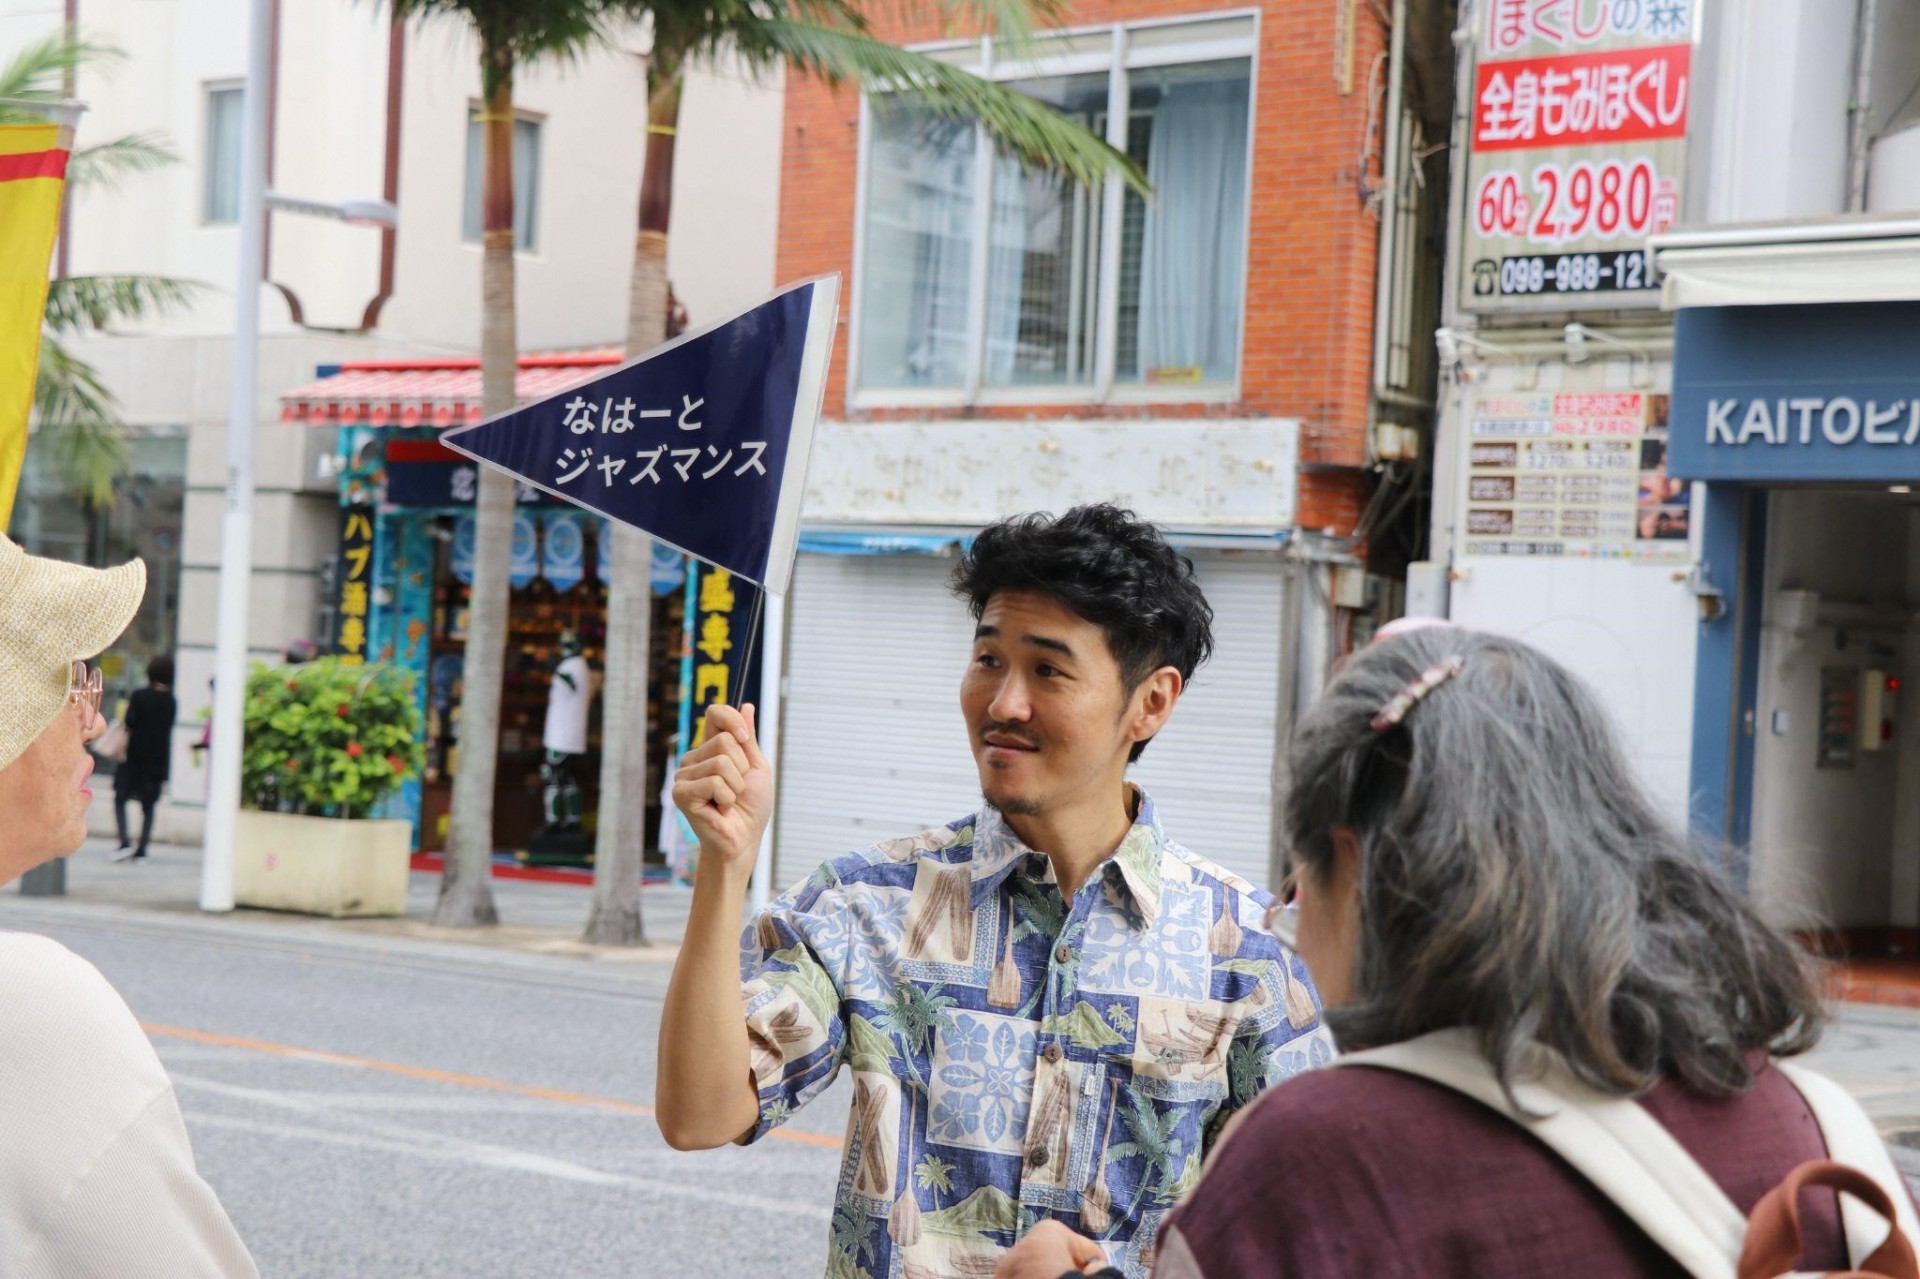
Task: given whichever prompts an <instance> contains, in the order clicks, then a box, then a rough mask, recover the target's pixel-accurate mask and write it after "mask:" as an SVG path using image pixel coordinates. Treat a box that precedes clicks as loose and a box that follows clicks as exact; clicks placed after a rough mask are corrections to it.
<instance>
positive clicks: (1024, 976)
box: [741, 794, 1333, 1279]
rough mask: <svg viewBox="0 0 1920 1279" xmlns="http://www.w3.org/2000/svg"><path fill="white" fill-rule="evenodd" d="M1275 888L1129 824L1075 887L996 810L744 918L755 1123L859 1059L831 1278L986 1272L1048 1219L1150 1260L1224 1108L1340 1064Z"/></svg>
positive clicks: (1140, 1273) (942, 1278)
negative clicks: (1281, 930) (1272, 929)
mask: <svg viewBox="0 0 1920 1279" xmlns="http://www.w3.org/2000/svg"><path fill="white" fill-rule="evenodd" d="M1271 901H1272V898H1271V896H1270V895H1269V894H1267V893H1265V892H1263V891H1261V890H1260V889H1257V888H1255V887H1254V886H1253V885H1251V884H1249V883H1247V882H1246V881H1245V880H1243V879H1241V878H1240V877H1239V876H1237V875H1234V874H1232V873H1230V872H1228V871H1226V870H1223V869H1222V868H1220V867H1218V866H1215V865H1214V864H1213V863H1211V862H1208V861H1205V860H1203V859H1201V858H1199V857H1196V856H1195V855H1194V854H1192V853H1190V852H1188V851H1187V850H1186V849H1184V848H1182V847H1180V846H1179V845H1178V844H1175V843H1173V842H1172V841H1171V840H1169V839H1168V838H1167V837H1166V834H1165V832H1164V831H1162V830H1161V828H1160V823H1159V821H1158V820H1157V819H1156V818H1155V817H1154V812H1153V803H1152V801H1151V800H1149V799H1148V798H1147V797H1146V796H1145V795H1144V794H1142V795H1141V797H1140V805H1139V814H1138V817H1137V818H1136V819H1135V821H1134V825H1133V829H1132V830H1131V831H1130V832H1129V833H1128V834H1127V836H1126V838H1125V839H1124V840H1123V841H1121V844H1120V847H1119V848H1118V849H1117V850H1116V851H1115V852H1114V855H1113V856H1112V857H1111V858H1110V859H1108V860H1107V861H1106V862H1105V863H1103V864H1102V865H1101V866H1100V867H1099V868H1098V869H1097V870H1096V871H1095V872H1094V873H1093V874H1092V875H1091V876H1089V877H1088V880H1087V882H1086V884H1084V885H1083V886H1082V887H1081V888H1080V890H1079V892H1077V893H1076V894H1075V895H1074V897H1073V900H1072V901H1070V902H1069V901H1067V900H1065V899H1064V898H1063V897H1062V896H1061V893H1060V889H1059V887H1058V885H1057V883H1056V882H1055V879H1054V876H1053V868H1052V864H1051V863H1050V862H1049V861H1048V860H1047V858H1046V857H1044V856H1043V855H1041V854H1039V853H1036V852H1033V851H1032V850H1031V849H1029V848H1027V847H1026V846H1025V845H1024V844H1022V843H1021V842H1020V839H1019V837H1018V836H1016V835H1015V834H1014V833H1013V832H1012V831H1011V830H1010V829H1009V828H1008V827H1007V825H1006V822H1005V821H1004V820H1003V819H1002V818H1001V816H1000V814H999V813H998V812H997V811H995V810H994V809H993V808H992V807H990V806H989V807H986V808H983V809H982V810H981V811H980V812H979V813H978V814H977V815H975V816H972V817H966V818H962V819H961V820H959V821H956V822H954V823H952V824H950V825H947V826H940V827H935V828H934V829H932V830H929V831H925V832H923V833H921V834H919V835H913V836H909V837H907V838H905V839H896V840H891V841H888V842H886V843H882V844H879V845H876V846H875V847H872V848H869V849H866V850H865V851H863V852H858V853H852V854H849V855H848V856H845V857H841V858H839V859H837V860H835V861H831V862H828V863H827V864H826V865H824V866H822V867H820V868H819V869H818V870H816V871H815V872H814V873H813V874H812V875H811V876H809V877H808V878H807V880H806V881H805V882H804V883H802V884H800V885H799V886H797V887H796V888H794V889H793V890H792V891H790V892H788V893H787V894H786V895H785V896H783V897H781V898H780V899H779V900H778V901H776V902H774V903H773V904H772V905H771V906H769V907H768V908H767V910H766V911H765V912H764V913H762V914H761V915H759V916H758V917H757V918H756V919H755V920H754V921H753V922H752V923H751V924H749V925H748V927H747V930H746V935H745V937H744V938H743V942H742V944H743V950H744V954H743V957H742V961H741V970H742V980H743V982H744V986H745V992H744V993H745V998H746V1013H747V1026H748V1031H749V1034H750V1036H751V1039H752V1044H753V1074H754V1079H755V1082H756V1084H757V1086H758V1088H759V1093H760V1121H759V1123H758V1125H757V1126H756V1127H755V1129H754V1130H753V1132H752V1133H751V1134H750V1136H749V1138H748V1140H750V1141H751V1140H757V1139H758V1138H760V1137H762V1136H764V1135H765V1134H766V1133H767V1132H768V1131H770V1130H771V1129H773V1128H775V1127H777V1126H779V1125H780V1124H781V1123H783V1122H784V1121H785V1120H786V1119H787V1117H788V1116H789V1115H791V1114H792V1113H793V1112H794V1111H795V1110H797V1109H799V1108H800V1107H801V1106H802V1105H804V1104H806V1102H807V1101H808V1100H809V1099H810V1098H812V1097H813V1096H815V1095H816V1094H818V1093H819V1092H820V1091H821V1090H823V1089H824V1088H826V1086H827V1085H828V1083H829V1082H831V1081H832V1080H833V1078H834V1076H836V1075H837V1074H838V1073H839V1071H840V1068H841V1067H842V1066H848V1067H851V1068H852V1070H853V1113H852V1115H851V1117H850V1119H849V1121H848V1131H847V1143H846V1158H845V1160H844V1162H843V1164H842V1166H841V1173H840V1184H839V1194H838V1197H837V1201H836V1205H835V1209H834V1214H833V1226H832V1238H831V1244H830V1249H829V1252H828V1258H827V1275H828V1279H991V1276H992V1274H993V1269H994V1264H995V1262H996V1261H997V1260H998V1258H999V1256H1000V1254H1001V1252H1002V1251H1003V1250H1004V1249H1006V1248H1008V1247H1010V1246H1012V1244H1013V1242H1014V1241H1015V1240H1016V1239H1017V1238H1018V1237H1019V1236H1020V1235H1022V1234H1024V1233H1025V1232H1026V1231H1027V1230H1028V1229H1030V1228H1031V1227H1032V1226H1033V1225H1034V1224H1035V1223H1036V1222H1038V1221H1040V1220H1043V1219H1045V1218H1048V1217H1053V1218H1057V1219H1058V1220H1060V1221H1062V1222H1063V1223H1064V1224H1066V1225H1068V1226H1071V1227H1073V1228H1074V1229H1076V1230H1079V1231H1081V1232H1083V1233H1085V1234H1088V1235H1092V1236H1093V1237H1094V1238H1096V1239H1099V1240H1100V1241H1101V1242H1102V1243H1103V1244H1104V1245H1105V1246H1106V1248H1107V1251H1108V1254H1109V1256H1110V1257H1111V1258H1112V1260H1113V1262H1114V1264H1116V1265H1118V1266H1120V1267H1121V1268H1122V1269H1123V1270H1125V1272H1126V1273H1127V1275H1128V1276H1130V1277H1144V1276H1145V1275H1146V1274H1147V1271H1148V1269H1149V1267H1150V1266H1151V1264H1152V1258H1153V1239H1154V1234H1155V1231H1156V1230H1157V1229H1158V1226H1159V1223H1160V1219H1161V1218H1162V1216H1164V1215H1165V1213H1166V1212H1167V1211H1168V1210H1169V1209H1170V1208H1171V1207H1172V1206H1173V1204H1174V1203H1175V1201H1177V1200H1178V1199H1179V1198H1180V1196H1181V1195H1182V1194H1183V1193H1185V1191H1186V1190H1187V1189H1188V1188H1190V1187H1191V1186H1192V1185H1193V1184H1194V1182H1195V1180H1196V1179H1197V1178H1198V1177H1199V1175H1200V1165H1201V1161H1202V1159H1203V1158H1204V1157H1205V1154H1206V1152H1207V1150H1208V1148H1209V1146H1210V1145H1211V1144H1212V1141H1213V1139H1214V1137H1215V1136H1216V1135H1217V1134H1218V1132H1219V1130H1220V1128H1221V1126H1222V1124H1223V1123H1224V1122H1225V1120H1226V1118H1227V1117H1228V1115H1230V1114H1231V1113H1232V1112H1233V1111H1235V1110H1237V1109H1239V1108H1240V1107H1242V1106H1244V1105H1246V1104H1247V1103H1248V1102H1249V1101H1251V1100H1252V1099H1253V1098H1254V1096H1255V1095H1256V1094H1257V1093H1258V1092H1259V1091H1260V1090H1261V1089H1263V1088H1265V1087H1266V1086H1268V1085H1269V1084H1272V1083H1274V1082H1276V1081H1278V1080H1280V1079H1284V1078H1286V1077H1287V1076H1289V1075H1293V1074H1296V1073H1298V1072H1300V1071H1303V1070H1307V1069H1309V1068H1311V1067H1314V1066H1319V1065H1321V1064H1323V1063H1325V1062H1327V1061H1329V1060H1331V1059H1332V1057H1333V1045H1332V1040H1331V1038H1330V1036H1329V1035H1328V1033H1327V1031H1326V1030H1325V1029H1324V1028H1323V1026H1322V1025H1321V1022H1320V1018H1319V1009H1318V999H1317V997H1316V996H1315V994H1314V992H1313V990H1312V988H1311V986H1310V985H1309V984H1308V980H1307V972H1306V967H1305V965H1303V964H1302V963H1301V962H1300V960H1299V959H1298V958H1297V957H1296V956H1295V955H1293V954H1292V953H1291V952H1290V951H1287V950H1285V949H1284V948H1283V947H1282V946H1281V945H1280V943H1279V942H1277V941H1275V940H1274V939H1273V938H1272V937H1271V936H1270V935H1269V934H1268V933H1267V932H1266V931H1265V929H1264V928H1263V927H1262V923H1263V919H1264V916H1265V914H1266V910H1267V906H1268V904H1269V903H1270V902H1271Z"/></svg>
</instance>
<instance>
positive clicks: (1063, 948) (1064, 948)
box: [1053, 942, 1073, 964]
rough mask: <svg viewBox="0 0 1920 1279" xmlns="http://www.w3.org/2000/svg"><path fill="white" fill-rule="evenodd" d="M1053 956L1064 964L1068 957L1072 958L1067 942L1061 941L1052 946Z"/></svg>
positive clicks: (1071, 951)
mask: <svg viewBox="0 0 1920 1279" xmlns="http://www.w3.org/2000/svg"><path fill="white" fill-rule="evenodd" d="M1053 957H1054V958H1055V959H1057V960H1059V961H1060V962H1061V963H1063V964H1064V963H1066V962H1067V961H1068V960H1069V959H1072V958H1073V950H1072V948H1071V947H1069V946H1068V945H1067V943H1065V942H1061V943H1060V944H1059V945H1058V946H1055V947H1054V948H1053Z"/></svg>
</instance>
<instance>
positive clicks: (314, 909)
mask: <svg viewBox="0 0 1920 1279" xmlns="http://www.w3.org/2000/svg"><path fill="white" fill-rule="evenodd" d="M233 834H234V838H233V845H234V847H233V900H234V902H235V904H237V905H241V906H260V907H264V908H266V909H267V910H297V911H302V912H305V913H306V914H309V915H331V916H332V917H334V918H335V919H341V918H345V917H347V916H350V915H404V914H406V913H407V868H408V863H409V861H410V859H411V854H412V852H413V823H411V822H404V821H391V820H386V819H377V820H376V819H367V820H355V821H345V820H342V819H341V818H337V817H302V816H300V815H298V814H295V813H262V812H256V811H254V810H252V809H241V810H240V812H239V813H238V814H237V820H236V823H235V826H234V833H233Z"/></svg>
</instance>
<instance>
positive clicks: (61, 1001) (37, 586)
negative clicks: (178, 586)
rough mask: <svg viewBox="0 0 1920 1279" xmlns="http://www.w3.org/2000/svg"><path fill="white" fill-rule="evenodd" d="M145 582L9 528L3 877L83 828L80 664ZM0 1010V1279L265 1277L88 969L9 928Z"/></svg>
mask: <svg viewBox="0 0 1920 1279" xmlns="http://www.w3.org/2000/svg"><path fill="white" fill-rule="evenodd" d="M145 590H146V569H145V566H144V565H142V564H141V563H140V562H139V561H137V560H136V561H134V562H133V563H131V564H126V565H123V566H121V567H120V568H116V569H110V570H102V569H92V568H84V567H81V566H79V565H76V564H65V563H61V562H59V561H57V560H47V559H40V558H37V557H35V556H30V555H28V554H26V552H24V551H22V550H21V549H20V548H19V547H18V546H17V545H15V544H14V543H13V542H12V541H10V540H8V539H6V538H4V537H0V884H4V883H7V882H10V881H12V880H13V879H15V878H17V877H19V876H20V875H21V874H23V873H25V872H26V871H28V870H31V869H32V868H33V867H35V866H37V865H39V864H40V863H42V862H45V861H50V860H51V859H53V858H55V857H65V856H67V855H68V854H70V853H72V852H73V850H74V849H76V848H78V847H79V846H80V844H81V842H82V841H83V840H84V839H85V838H86V834H87V805H88V803H89V801H91V800H92V798H93V792H92V790H91V789H90V788H89V787H88V785H87V783H88V781H89V779H90V778H91V775H92V773H93V759H92V757H91V756H89V755H88V754H87V750H86V745H87V743H88V742H91V741H93V740H94V739H96V738H98V737H99V736H100V734H101V733H102V732H103V731H105V729H106V721H105V720H103V719H102V718H101V717H100V672H99V671H98V670H96V669H93V668H90V667H88V666H87V665H86V662H85V661H84V659H85V658H88V657H91V656H92V655H93V654H95V653H97V652H99V651H100V650H101V649H103V648H105V647H106V646H107V645H108V644H110V643H112V642H113V641H114V639H116V638H117V637H118V636H119V635H120V633H121V632H122V631H123V630H125V629H126V626H127V623H128V622H130V621H131V620H132V619H133V615H134V613H135V612H136V611H137V610H138V608H139V607H140V597H141V596H142V594H144V593H145ZM0 1010H4V1013H3V1014H0V1133H4V1134H5V1135H6V1137H5V1141H4V1143H0V1274H5V1275H10V1276H14V1279H70V1277H73V1276H81V1277H86V1279H94V1277H97V1279H108V1277H110V1276H125V1275H168V1276H173V1275H180V1276H189V1275H191V1276H194V1277H195V1279H205V1277H218V1279H226V1277H230V1276H253V1275H255V1274H256V1273H257V1272H256V1271H255V1269H254V1266H253V1261H252V1259H251V1258H250V1257H249V1256H248V1255H247V1249H246V1246H245V1245H244V1244H242V1243H241V1242H240V1237H239V1236H238V1235H237V1234H236V1233H235V1232H234V1229H233V1224H232V1222H230V1221H228V1219H227V1214H226V1212H225V1210H224V1209H222V1208H221V1206H220V1201H219V1199H218V1198H216V1197H215V1195H214V1193H213V1190H212V1189H211V1188H210V1187H209V1186H208V1185H207V1183H206V1182H205V1181H203V1180H202V1179H201V1178H200V1175H199V1173H198V1172H197V1171H196V1170H195V1169H194V1164H193V1150H192V1148H191V1147H190V1146H189V1144H188V1142H187V1130H186V1125H185V1124H184V1123H183V1122H182V1120H181V1117H180V1107H179V1104H178V1103H177V1102H176V1101H175V1099H174V1095H173V1086H172V1084H171V1083H170V1082H169V1081H168V1079H167V1074H166V1071H165V1069H164V1068H163V1067H162V1066H161V1065H160V1058H159V1057H158V1056H156V1055H155V1053H154V1051H153V1045H152V1044H151V1043H149V1042H148V1040H147V1037H146V1035H145V1034H144V1033H143V1032H142V1031H141V1029H140V1023H139V1022H137V1021H136V1020H135V1019H134V1016H133V1012H132V1010H130V1009H129V1008H128V1007H127V1005H126V1003H125V1001H124V1000H122V999H121V998H120V996H119V995H118V994H117V993H116V992H115V991H114V989H113V987H111V986H109V985H108V984H107V981H106V979H105V978H104V977H102V976H101V975H100V973H99V972H98V971H97V970H96V969H95V968H94V967H93V965H91V964H89V963H87V962H86V961H85V960H83V959H81V958H80V957H79V956H77V955H75V954H73V953H72V952H71V951H69V950H67V949H66V948H65V947H64V946H61V945H60V944H59V943H57V942H54V941H51V940H49V939H47V938H45V937H35V936H31V935H29V934H25V933H5V932H0Z"/></svg>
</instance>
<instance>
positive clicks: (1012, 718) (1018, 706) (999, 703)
mask: <svg viewBox="0 0 1920 1279" xmlns="http://www.w3.org/2000/svg"><path fill="white" fill-rule="evenodd" d="M1032 709H1033V707H1032V703H1031V702H1029V701H1028V699H1027V688H1026V681H1024V680H1022V679H1021V678H1020V677H1019V676H1018V675H1015V674H1011V673H1009V674H1008V675H1007V676H1006V678H1004V679H1002V680H1001V681H1000V687H999V688H997V689H995V690H994V694H993V701H992V703H991V704H990V705H988V707H987V714H988V715H989V716H990V717H992V718H993V719H994V720H996V721H998V722H999V723H1002V724H1011V723H1018V722H1020V721H1023V720H1025V719H1026V718H1027V717H1028V716H1029V715H1030V714H1031V713H1032Z"/></svg>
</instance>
